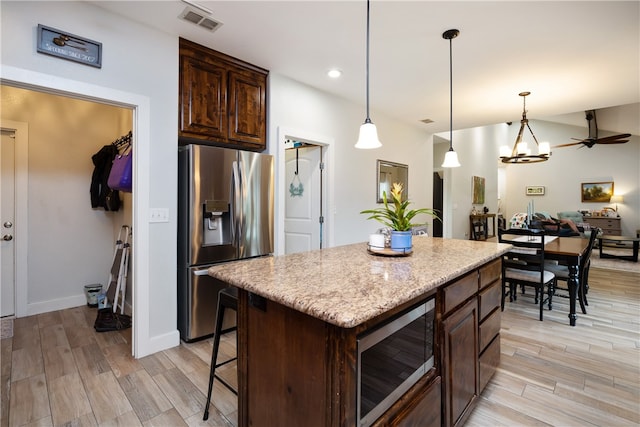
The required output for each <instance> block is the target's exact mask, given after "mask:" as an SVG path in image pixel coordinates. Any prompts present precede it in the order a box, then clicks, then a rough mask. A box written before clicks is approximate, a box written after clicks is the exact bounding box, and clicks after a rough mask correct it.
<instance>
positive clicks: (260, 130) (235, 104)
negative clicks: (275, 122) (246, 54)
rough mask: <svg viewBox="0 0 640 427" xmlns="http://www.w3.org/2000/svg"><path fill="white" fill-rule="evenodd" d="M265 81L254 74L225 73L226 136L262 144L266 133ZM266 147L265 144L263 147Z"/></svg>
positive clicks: (234, 139) (243, 141)
mask: <svg viewBox="0 0 640 427" xmlns="http://www.w3.org/2000/svg"><path fill="white" fill-rule="evenodd" d="M266 92H267V85H266V80H265V79H261V78H260V76H259V75H256V74H255V73H244V74H240V73H235V72H230V73H229V139H230V140H233V141H238V142H241V143H251V144H256V145H258V146H260V145H263V144H264V142H265V135H266V117H267V114H266V110H265V109H266V105H267V103H266V96H267V94H266ZM265 147H266V146H265Z"/></svg>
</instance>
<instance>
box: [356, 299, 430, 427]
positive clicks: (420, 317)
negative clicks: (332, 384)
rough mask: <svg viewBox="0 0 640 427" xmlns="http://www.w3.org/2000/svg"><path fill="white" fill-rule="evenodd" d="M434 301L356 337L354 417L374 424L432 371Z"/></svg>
mask: <svg viewBox="0 0 640 427" xmlns="http://www.w3.org/2000/svg"><path fill="white" fill-rule="evenodd" d="M435 312H436V310H435V298H431V299H428V300H427V301H424V302H422V303H421V304H420V305H418V306H417V307H414V308H412V309H409V310H407V311H405V312H403V313H401V314H400V315H398V316H397V317H395V318H394V319H393V320H391V321H389V322H388V323H385V324H384V325H382V326H381V327H379V328H377V329H375V330H373V331H371V332H367V333H366V334H365V335H363V336H360V337H358V340H357V348H358V364H357V377H358V379H357V396H356V399H357V411H358V413H357V417H358V423H357V425H358V426H359V427H367V426H370V425H371V424H373V422H374V421H375V420H377V419H378V418H379V417H380V416H381V415H382V414H383V413H384V412H385V411H386V410H387V409H389V408H390V407H391V405H393V404H394V403H395V402H396V401H397V400H398V399H400V397H401V396H402V395H403V394H404V393H406V392H407V390H409V389H410V388H411V386H412V385H414V384H415V383H416V382H417V381H418V380H419V379H420V378H422V377H423V376H424V375H425V374H426V373H427V372H428V371H429V370H430V369H432V368H433V365H434V361H435V356H434V354H433V348H434V343H433V340H434V323H435Z"/></svg>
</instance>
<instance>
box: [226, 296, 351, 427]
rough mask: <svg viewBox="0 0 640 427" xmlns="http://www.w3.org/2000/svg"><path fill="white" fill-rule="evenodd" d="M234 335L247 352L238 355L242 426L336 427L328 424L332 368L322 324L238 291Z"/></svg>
mask: <svg viewBox="0 0 640 427" xmlns="http://www.w3.org/2000/svg"><path fill="white" fill-rule="evenodd" d="M256 301H258V302H257V303H255V302H256ZM238 333H239V335H238V347H239V348H242V347H241V346H242V345H243V344H242V343H244V345H245V348H246V352H240V353H239V354H238V369H239V372H240V375H239V377H238V382H239V395H238V410H239V414H238V418H239V425H240V426H255V427H258V426H287V425H290V426H309V427H313V426H317V427H325V426H329V425H338V424H334V423H332V421H331V420H330V408H332V406H334V405H331V403H330V402H329V392H328V385H329V384H330V383H331V382H332V381H331V373H330V372H331V367H332V366H335V365H333V364H332V363H331V362H330V360H331V359H330V352H331V350H330V349H331V347H332V346H331V345H330V344H328V342H327V327H326V323H325V322H323V321H321V320H319V319H315V318H313V317H310V316H307V315H305V314H303V313H300V312H299V311H296V310H292V309H289V308H287V307H284V306H282V305H280V304H278V303H275V302H272V301H269V300H265V299H261V298H260V297H256V296H255V295H251V298H250V297H249V296H248V295H247V293H246V292H240V293H239V301H238ZM338 365H339V364H338Z"/></svg>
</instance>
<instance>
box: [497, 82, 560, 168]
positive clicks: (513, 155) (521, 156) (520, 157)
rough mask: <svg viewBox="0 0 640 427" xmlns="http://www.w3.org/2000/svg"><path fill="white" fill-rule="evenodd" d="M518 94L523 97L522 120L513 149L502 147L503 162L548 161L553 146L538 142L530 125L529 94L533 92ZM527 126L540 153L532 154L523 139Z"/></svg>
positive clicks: (501, 157)
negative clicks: (528, 112)
mask: <svg viewBox="0 0 640 427" xmlns="http://www.w3.org/2000/svg"><path fill="white" fill-rule="evenodd" d="M518 95H520V96H521V97H522V120H520V131H518V136H517V137H516V142H515V143H514V144H513V149H512V150H509V147H507V146H506V145H503V146H502V147H500V160H501V161H502V163H520V164H526V163H539V162H546V161H547V160H549V156H551V147H550V146H549V143H548V142H541V143H538V140H537V139H536V136H535V135H534V134H533V131H532V130H531V127H530V126H529V120H527V104H526V101H527V96H528V95H531V92H520V93H519V94H518ZM525 126H526V127H527V129H529V132H530V133H531V136H532V137H533V140H534V142H535V143H536V145H537V146H538V154H531V150H530V149H529V148H528V147H527V143H526V142H524V141H523V140H522V134H523V133H524V128H525Z"/></svg>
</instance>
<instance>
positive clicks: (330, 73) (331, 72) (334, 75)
mask: <svg viewBox="0 0 640 427" xmlns="http://www.w3.org/2000/svg"><path fill="white" fill-rule="evenodd" d="M341 75H342V71H340V70H338V69H337V68H332V69H331V70H329V71H327V76H329V77H331V78H332V79H337V78H338V77H340V76H341Z"/></svg>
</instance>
